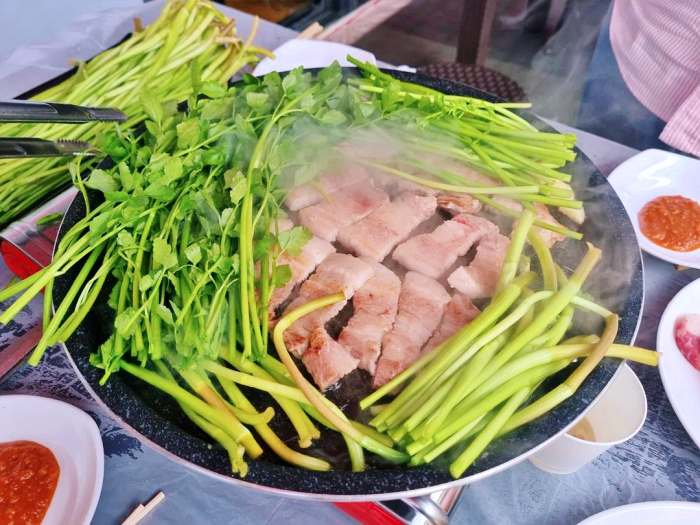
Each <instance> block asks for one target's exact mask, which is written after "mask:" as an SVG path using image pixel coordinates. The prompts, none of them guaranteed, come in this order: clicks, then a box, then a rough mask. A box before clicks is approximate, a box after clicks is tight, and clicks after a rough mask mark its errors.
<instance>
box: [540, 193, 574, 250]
mask: <svg viewBox="0 0 700 525" xmlns="http://www.w3.org/2000/svg"><path fill="white" fill-rule="evenodd" d="M534 207H535V216H536V217H537V218H538V219H540V220H541V221H544V222H548V223H549V224H553V225H555V226H561V224H560V223H559V221H557V220H556V219H555V218H554V217H552V214H551V213H549V208H547V206H545V205H544V204H542V203H541V202H536V203H535V204H534ZM536 231H537V233H538V235H539V236H540V237H541V238H542V240H543V241H544V242H545V244H546V245H547V246H548V247H549V248H551V247H552V246H554V245H555V244H556V243H558V242H559V241H563V240H564V239H565V238H566V237H565V236H564V235H562V234H561V233H557V232H553V231H552V230H545V229H544V228H536Z"/></svg>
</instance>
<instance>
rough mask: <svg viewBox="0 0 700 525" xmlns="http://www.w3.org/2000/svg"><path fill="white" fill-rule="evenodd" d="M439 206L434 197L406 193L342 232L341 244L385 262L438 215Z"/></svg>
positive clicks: (339, 240)
mask: <svg viewBox="0 0 700 525" xmlns="http://www.w3.org/2000/svg"><path fill="white" fill-rule="evenodd" d="M436 206H437V201H436V200H435V197H433V196H429V195H417V194H415V193H403V194H401V195H399V196H398V197H397V198H396V199H395V200H393V201H391V202H388V203H386V204H384V205H382V206H380V207H379V208H377V209H376V210H374V211H373V212H372V213H370V214H369V215H368V216H367V217H365V218H364V219H362V220H361V221H358V222H356V223H355V224H351V225H350V226H346V227H345V228H343V229H342V230H340V233H338V242H340V244H342V245H343V246H344V247H345V248H346V249H348V250H351V251H353V252H354V253H355V254H357V255H359V256H363V257H369V258H370V259H373V260H375V261H377V262H379V261H382V260H383V259H384V258H385V257H386V256H387V255H389V252H390V251H391V250H392V249H393V248H394V246H396V245H397V244H398V243H400V242H401V241H403V240H404V239H405V238H406V237H408V235H409V234H410V233H411V231H413V229H414V228H416V226H418V225H419V224H420V223H421V222H423V221H425V220H427V219H429V218H430V216H431V215H433V214H434V213H435V208H436Z"/></svg>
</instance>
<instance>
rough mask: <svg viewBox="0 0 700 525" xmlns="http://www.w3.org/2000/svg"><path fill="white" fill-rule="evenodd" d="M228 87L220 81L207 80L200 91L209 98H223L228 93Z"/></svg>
mask: <svg viewBox="0 0 700 525" xmlns="http://www.w3.org/2000/svg"><path fill="white" fill-rule="evenodd" d="M226 91H227V88H226V86H225V85H223V84H222V83H220V82H215V81H213V80H207V81H206V82H203V83H202V85H201V86H200V88H199V92H200V93H201V94H202V95H204V96H206V97H209V98H221V97H223V96H224V95H226Z"/></svg>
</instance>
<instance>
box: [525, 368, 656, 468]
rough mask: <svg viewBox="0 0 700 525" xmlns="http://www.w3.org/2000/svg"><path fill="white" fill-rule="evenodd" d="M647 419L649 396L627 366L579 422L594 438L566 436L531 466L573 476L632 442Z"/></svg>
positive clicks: (537, 456)
mask: <svg viewBox="0 0 700 525" xmlns="http://www.w3.org/2000/svg"><path fill="white" fill-rule="evenodd" d="M646 417H647V396H646V394H645V393H644V387H643V386H642V383H641V381H639V378H638V377H637V375H636V374H635V373H634V371H633V370H632V369H631V368H630V367H629V366H628V365H627V364H626V363H623V364H622V365H621V366H620V369H619V370H618V371H617V373H616V374H615V376H614V377H613V379H612V381H610V384H609V385H608V386H607V387H606V389H605V390H604V391H603V394H602V395H601V396H600V397H599V398H598V399H597V400H596V402H595V403H593V406H591V407H590V408H589V409H588V410H587V411H586V413H585V414H584V416H583V417H582V418H581V420H579V422H577V425H578V424H581V423H585V424H586V426H587V428H588V429H590V430H589V431H590V432H591V433H592V438H589V439H582V438H580V437H577V436H575V435H573V434H572V430H573V428H575V426H574V427H572V428H571V429H569V431H568V432H567V433H566V434H562V435H561V436H559V437H557V438H556V439H554V440H553V441H552V442H551V443H549V444H547V445H546V446H545V447H543V448H542V449H540V450H538V451H537V452H535V453H534V454H532V455H531V456H530V458H529V459H530V463H532V464H533V465H535V466H536V467H537V468H538V469H540V470H543V471H545V472H549V473H550V474H572V473H573V472H576V471H577V470H579V469H580V468H582V467H583V466H585V465H587V464H588V463H590V462H591V461H593V460H594V459H595V458H597V457H598V456H600V455H601V454H602V453H603V452H605V451H606V450H608V449H609V448H611V447H613V446H615V445H619V444H620V443H624V442H625V441H627V440H629V439H632V438H633V437H634V436H635V435H636V434H637V432H639V430H640V429H641V428H642V426H643V425H644V421H645V420H646Z"/></svg>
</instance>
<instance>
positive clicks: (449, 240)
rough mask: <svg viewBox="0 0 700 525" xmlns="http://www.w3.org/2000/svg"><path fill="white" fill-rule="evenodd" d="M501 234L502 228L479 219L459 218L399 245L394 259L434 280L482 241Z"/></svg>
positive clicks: (463, 216) (472, 216)
mask: <svg viewBox="0 0 700 525" xmlns="http://www.w3.org/2000/svg"><path fill="white" fill-rule="evenodd" d="M491 233H498V226H496V225H495V224H494V223H492V222H491V221H487V220H486V219H482V218H481V217H477V216H476V215H457V216H456V217H454V218H453V219H452V220H449V221H445V222H443V223H442V224H441V225H440V226H438V227H437V228H435V229H434V230H433V231H432V232H430V233H424V234H422V235H416V236H415V237H411V238H410V239H408V240H407V241H406V242H404V243H402V244H399V245H398V246H397V247H396V249H395V250H394V253H393V255H392V257H393V259H394V260H395V261H396V262H398V263H400V264H401V265H402V266H403V267H404V268H407V269H408V270H413V271H416V272H421V273H423V274H425V275H427V276H428V277H432V278H434V279H437V278H439V277H440V276H441V275H442V274H443V273H445V272H446V271H447V269H448V268H449V267H450V266H452V265H453V264H454V263H455V261H457V257H460V256H462V255H465V254H466V253H467V252H468V251H469V249H470V248H471V247H472V245H473V244H474V243H476V242H478V241H479V240H480V239H481V238H482V237H484V236H485V235H488V234H491Z"/></svg>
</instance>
